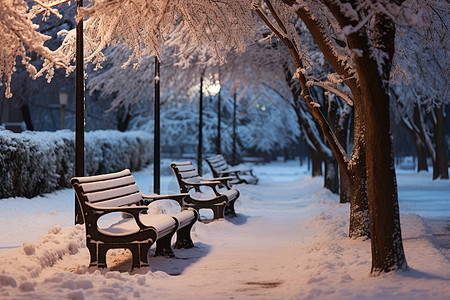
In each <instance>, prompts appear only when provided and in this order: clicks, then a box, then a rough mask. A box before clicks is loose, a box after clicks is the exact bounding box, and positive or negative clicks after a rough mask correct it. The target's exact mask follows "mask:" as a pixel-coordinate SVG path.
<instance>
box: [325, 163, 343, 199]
mask: <svg viewBox="0 0 450 300" xmlns="http://www.w3.org/2000/svg"><path fill="white" fill-rule="evenodd" d="M324 163H325V177H324V187H325V188H326V189H328V190H330V191H331V192H332V193H333V194H339V173H338V164H337V161H336V159H335V158H334V156H332V157H330V158H329V159H326V160H324Z"/></svg>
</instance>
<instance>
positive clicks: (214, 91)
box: [207, 82, 220, 97]
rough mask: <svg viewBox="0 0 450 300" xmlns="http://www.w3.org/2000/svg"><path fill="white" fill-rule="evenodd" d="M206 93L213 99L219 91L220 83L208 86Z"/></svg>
mask: <svg viewBox="0 0 450 300" xmlns="http://www.w3.org/2000/svg"><path fill="white" fill-rule="evenodd" d="M207 91H208V93H209V94H210V95H211V96H212V97H214V96H215V95H216V94H217V93H218V92H219V91H220V83H219V82H216V83H214V84H210V85H209V86H208V88H207Z"/></svg>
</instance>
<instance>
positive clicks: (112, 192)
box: [86, 184, 139, 203]
mask: <svg viewBox="0 0 450 300" xmlns="http://www.w3.org/2000/svg"><path fill="white" fill-rule="evenodd" d="M133 193H139V188H138V186H137V185H136V184H133V185H127V186H124V187H120V188H115V189H109V190H105V191H100V192H94V193H88V194H86V197H87V199H88V200H89V202H91V203H95V202H99V201H104V200H108V199H111V198H117V197H122V196H127V195H130V194H133Z"/></svg>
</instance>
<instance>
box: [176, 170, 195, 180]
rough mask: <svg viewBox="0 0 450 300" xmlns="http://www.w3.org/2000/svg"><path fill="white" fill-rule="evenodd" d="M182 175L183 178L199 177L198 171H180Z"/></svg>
mask: <svg viewBox="0 0 450 300" xmlns="http://www.w3.org/2000/svg"><path fill="white" fill-rule="evenodd" d="M180 176H181V178H183V179H188V178H195V177H198V173H197V172H196V171H189V172H180Z"/></svg>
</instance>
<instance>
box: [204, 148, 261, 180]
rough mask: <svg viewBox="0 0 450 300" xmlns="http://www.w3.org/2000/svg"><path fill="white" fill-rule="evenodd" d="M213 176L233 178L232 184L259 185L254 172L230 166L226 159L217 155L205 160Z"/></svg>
mask: <svg viewBox="0 0 450 300" xmlns="http://www.w3.org/2000/svg"><path fill="white" fill-rule="evenodd" d="M205 160H206V162H207V163H208V165H209V167H210V168H211V172H212V173H213V176H214V177H216V178H220V177H224V176H231V177H233V180H232V181H231V184H239V183H247V184H257V183H258V177H256V176H255V175H253V170H252V169H248V168H240V167H232V166H230V165H228V163H227V162H226V160H225V158H224V157H223V156H222V155H221V154H218V155H215V156H212V157H207V158H205Z"/></svg>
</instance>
